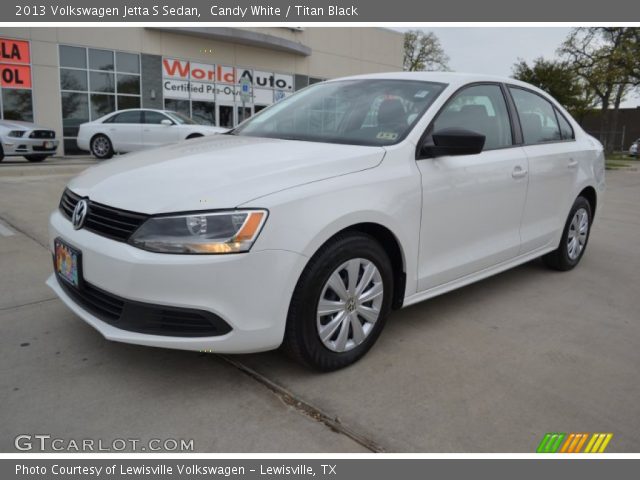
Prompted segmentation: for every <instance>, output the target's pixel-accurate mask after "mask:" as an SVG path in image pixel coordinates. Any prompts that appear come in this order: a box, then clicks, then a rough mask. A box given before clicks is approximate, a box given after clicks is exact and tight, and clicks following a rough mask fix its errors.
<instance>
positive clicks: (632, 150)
mask: <svg viewBox="0 0 640 480" xmlns="http://www.w3.org/2000/svg"><path fill="white" fill-rule="evenodd" d="M639 145H640V138H639V139H637V140H636V141H635V142H633V143H632V144H631V146H630V147H629V156H631V157H637V156H638V146H639Z"/></svg>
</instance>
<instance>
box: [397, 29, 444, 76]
mask: <svg viewBox="0 0 640 480" xmlns="http://www.w3.org/2000/svg"><path fill="white" fill-rule="evenodd" d="M403 68H404V70H406V71H409V72H415V71H424V70H444V71H446V70H449V57H448V56H447V54H446V53H444V49H443V48H442V45H441V44H440V40H439V39H438V37H437V36H436V34H435V33H433V32H424V31H422V30H409V31H408V32H406V33H405V34H404V60H403Z"/></svg>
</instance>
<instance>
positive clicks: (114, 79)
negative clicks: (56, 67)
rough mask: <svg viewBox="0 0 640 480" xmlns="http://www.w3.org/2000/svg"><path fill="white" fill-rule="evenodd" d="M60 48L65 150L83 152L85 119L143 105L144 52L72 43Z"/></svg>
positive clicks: (88, 119) (86, 120)
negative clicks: (78, 140) (80, 147)
mask: <svg viewBox="0 0 640 480" xmlns="http://www.w3.org/2000/svg"><path fill="white" fill-rule="evenodd" d="M59 52H60V67H61V68H60V90H61V96H62V123H63V127H64V128H63V131H64V135H63V136H64V146H65V152H66V153H80V152H78V149H77V144H76V139H75V137H76V135H77V133H78V126H79V125H80V124H81V123H84V122H88V121H91V120H96V119H97V118H100V117H102V116H103V115H106V114H107V113H111V112H113V111H115V110H116V109H118V110H125V109H129V108H140V106H141V103H142V102H141V99H140V98H141V97H140V55H139V54H136V53H127V52H116V51H113V50H105V49H97V48H85V47H75V46H69V45H60V46H59ZM79 92H86V93H79Z"/></svg>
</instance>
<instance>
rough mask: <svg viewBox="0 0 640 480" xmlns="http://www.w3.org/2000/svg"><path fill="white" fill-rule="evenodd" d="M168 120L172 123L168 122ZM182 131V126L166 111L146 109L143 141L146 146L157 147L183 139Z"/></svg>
mask: <svg viewBox="0 0 640 480" xmlns="http://www.w3.org/2000/svg"><path fill="white" fill-rule="evenodd" d="M163 121H165V123H162V122H163ZM167 121H169V122H171V123H167ZM180 133H181V132H180V126H179V125H177V124H176V122H175V121H174V120H172V119H171V118H169V117H168V116H167V115H165V114H164V113H162V112H156V111H154V110H145V111H144V127H143V129H142V143H143V144H144V147H145V148H151V147H157V146H160V145H165V144H167V143H173V142H177V141H178V140H182V136H181V135H180ZM185 136H186V135H185Z"/></svg>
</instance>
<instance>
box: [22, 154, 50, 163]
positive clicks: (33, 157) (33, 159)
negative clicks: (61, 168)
mask: <svg viewBox="0 0 640 480" xmlns="http://www.w3.org/2000/svg"><path fill="white" fill-rule="evenodd" d="M47 157H48V155H25V156H24V158H26V159H27V160H29V161H30V162H42V161H43V160H45V159H46V158H47Z"/></svg>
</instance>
